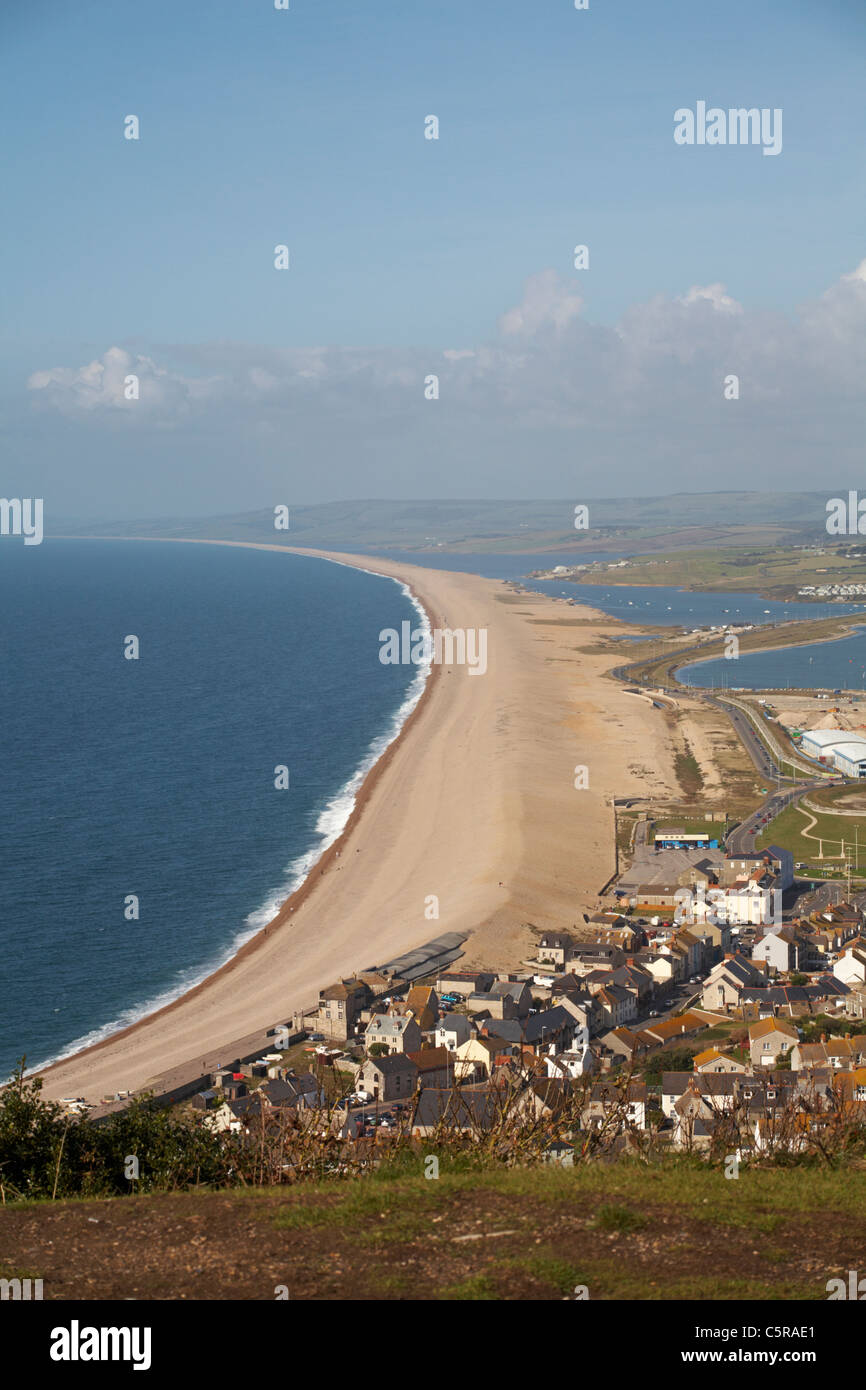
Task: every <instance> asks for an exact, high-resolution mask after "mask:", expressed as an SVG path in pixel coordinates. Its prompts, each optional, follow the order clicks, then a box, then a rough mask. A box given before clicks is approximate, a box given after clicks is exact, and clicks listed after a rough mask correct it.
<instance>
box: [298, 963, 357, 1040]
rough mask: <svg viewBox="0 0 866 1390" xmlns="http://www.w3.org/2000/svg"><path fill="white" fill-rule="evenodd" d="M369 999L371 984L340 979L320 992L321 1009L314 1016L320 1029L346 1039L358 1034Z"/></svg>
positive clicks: (326, 1034) (331, 1036) (315, 1022)
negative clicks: (359, 1024)
mask: <svg viewBox="0 0 866 1390" xmlns="http://www.w3.org/2000/svg"><path fill="white" fill-rule="evenodd" d="M369 1000H370V987H369V985H367V984H365V983H364V981H363V980H360V979H357V978H352V979H343V980H337V982H336V983H335V984H333V985H328V987H327V989H323V990H321V991H320V993H319V1004H318V1008H317V1010H316V1011H315V1013H314V1014H312V1015H311V1016H310V1017H312V1020H313V1022H314V1024H315V1028H316V1029H317V1030H318V1031H319V1032H321V1033H324V1034H325V1036H326V1037H328V1038H338V1039H341V1040H342V1041H344V1042H345V1041H346V1040H347V1039H348V1038H350V1037H352V1036H354V1033H355V1031H356V1029H357V1026H358V1022H359V1020H360V1017H361V1013H362V1010H363V1009H365V1008H366V1007H367V1004H368V1003H369Z"/></svg>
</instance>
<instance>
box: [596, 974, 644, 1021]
mask: <svg viewBox="0 0 866 1390" xmlns="http://www.w3.org/2000/svg"><path fill="white" fill-rule="evenodd" d="M595 997H596V999H597V1000H598V1002H599V1004H600V1005H601V1010H602V1019H603V1021H604V1023H605V1024H606V1025H607V1027H608V1028H620V1027H621V1026H622V1025H623V1024H626V1023H630V1022H631V1020H632V1019H633V1018H636V1017H637V1000H636V998H635V996H634V994H632V993H631V992H630V991H629V990H627V989H623V988H622V986H621V985H605V986H604V987H603V988H601V989H599V990H598V992H597V993H596V996H595Z"/></svg>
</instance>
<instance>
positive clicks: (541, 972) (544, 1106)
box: [190, 833, 866, 1164]
mask: <svg viewBox="0 0 866 1390" xmlns="http://www.w3.org/2000/svg"><path fill="white" fill-rule="evenodd" d="M677 838H679V840H680V844H681V846H682V844H685V846H686V847H676V846H675V845H674V843H673V841H674V840H676V839H677ZM706 838H707V837H701V836H698V835H694V836H691V837H687V836H685V835H684V834H683V835H682V836H680V837H677V836H675V835H674V834H671V833H667V834H666V835H665V836H664V838H663V840H662V844H663V845H664V847H662V848H653V849H652V851H651V854H652V856H653V858H654V861H655V864H654V867H655V873H654V874H653V875H652V876H651V881H649V882H647V881H645V880H646V879H647V878H649V877H650V876H649V874H648V871H647V868H646V866H645V863H641V864H640V865H639V866H638V867H637V868H636V869H634V868H633V869H632V870H630V871H629V874H626V875H624V876H623V877H622V878H621V879H620V881H619V885H618V887H617V889H616V892H617V895H618V897H619V900H620V901H621V902H624V903H625V906H624V907H623V908H622V909H621V910H616V909H607V910H603V911H600V912H597V913H594V914H584V920H583V921H581V922H579V923H576V924H573V925H571V926H570V928H569V929H568V930H565V931H562V932H543V933H540V934H539V935H538V939H537V943H536V950H535V956H534V958H533V959H531V960H527V961H526V962H525V966H526V968H525V970H522V971H520V972H510V973H502V972H499V973H497V972H494V971H492V970H483V969H467V968H464V967H462V965H461V961H460V959H459V955H458V956H457V958H456V959H455V960H454V963H453V964H452V965H451V966H447V967H444V968H440V969H438V970H436V971H435V972H433V973H431V974H424V975H422V976H421V977H420V978H418V979H417V980H416V981H415V982H413V983H410V982H409V981H407V980H406V979H404V978H401V977H400V975H399V974H398V973H396V971H395V970H394V969H384V970H378V971H376V970H371V971H362V972H360V973H359V974H358V975H357V976H355V977H352V978H343V979H339V980H335V981H333V982H332V983H329V984H328V985H326V986H324V987H323V988H322V990H321V992H320V995H319V999H318V1003H317V1006H316V1007H315V1009H313V1010H311V1011H310V1012H309V1013H307V1014H302V1015H296V1016H295V1017H294V1018H293V1019H292V1020H290V1021H288V1022H287V1023H286V1024H285V1025H284V1026H283V1027H282V1028H278V1029H275V1030H273V1038H274V1040H275V1046H274V1048H273V1050H271V1051H269V1052H266V1053H264V1054H263V1055H260V1056H258V1057H252V1058H247V1059H241V1058H236V1059H233V1060H231V1061H230V1062H229V1063H228V1064H227V1065H225V1066H224V1067H222V1068H220V1069H217V1071H216V1072H215V1073H214V1074H213V1075H211V1076H208V1077H207V1078H206V1080H207V1082H208V1084H207V1085H206V1086H202V1088H201V1089H200V1090H198V1091H196V1092H195V1094H194V1095H193V1096H192V1097H191V1101H190V1104H191V1107H192V1109H193V1110H195V1111H197V1112H200V1113H201V1114H202V1115H203V1116H204V1118H205V1122H206V1123H207V1124H208V1125H209V1126H211V1127H212V1128H213V1129H215V1130H216V1131H217V1132H226V1131H227V1132H230V1133H233V1134H238V1135H243V1134H246V1135H248V1136H253V1135H255V1134H257V1133H258V1132H259V1130H260V1128H261V1126H262V1124H263V1123H264V1122H265V1121H266V1120H279V1121H282V1122H284V1121H285V1119H286V1117H287V1116H289V1115H291V1117H292V1123H294V1124H298V1125H301V1126H304V1125H306V1126H313V1127H316V1128H318V1129H319V1130H322V1132H324V1131H323V1128H322V1127H325V1128H326V1129H327V1131H328V1133H329V1134H330V1135H332V1136H334V1137H335V1138H336V1139H339V1140H340V1141H342V1143H343V1144H347V1145H349V1146H350V1147H351V1146H353V1145H356V1144H357V1143H358V1142H361V1141H363V1143H364V1145H365V1146H366V1148H367V1149H368V1150H369V1149H370V1146H371V1145H372V1146H373V1151H377V1150H378V1151H380V1152H381V1151H382V1146H387V1145H388V1143H389V1142H393V1141H394V1139H395V1138H396V1137H403V1138H405V1137H406V1136H407V1135H410V1136H411V1137H412V1138H416V1139H429V1138H430V1137H431V1136H434V1135H435V1136H437V1137H438V1138H440V1139H441V1138H443V1136H445V1135H446V1134H447V1133H448V1132H449V1131H453V1132H463V1133H464V1134H468V1133H471V1134H479V1133H480V1134H483V1133H485V1132H489V1131H490V1130H491V1129H492V1128H493V1127H494V1126H496V1125H500V1124H501V1123H502V1116H503V1109H504V1107H505V1108H506V1109H507V1110H508V1112H509V1115H510V1117H511V1119H512V1122H513V1123H515V1124H520V1123H524V1122H525V1123H532V1124H534V1123H535V1122H537V1121H538V1120H539V1119H548V1120H549V1121H550V1126H551V1133H555V1135H556V1137H555V1138H553V1139H551V1140H550V1143H549V1145H547V1147H546V1149H545V1155H544V1156H545V1157H546V1158H547V1159H549V1160H550V1161H555V1162H559V1163H566V1164H568V1163H571V1162H573V1161H574V1157H575V1153H576V1152H580V1151H581V1150H582V1149H583V1148H585V1147H586V1146H587V1144H589V1145H590V1146H593V1145H596V1146H597V1145H598V1144H599V1142H600V1138H599V1136H603V1140H604V1146H605V1148H607V1149H613V1150H620V1149H623V1150H624V1151H626V1152H628V1151H630V1150H632V1149H635V1148H636V1149H637V1150H638V1151H639V1150H640V1148H641V1145H645V1144H646V1143H647V1142H649V1140H650V1139H652V1141H653V1142H654V1143H657V1144H660V1145H661V1146H662V1147H663V1148H667V1149H670V1150H672V1151H677V1150H680V1151H682V1150H685V1151H689V1152H701V1151H710V1150H713V1148H714V1145H715V1148H716V1149H717V1148H718V1143H719V1142H722V1143H723V1146H727V1147H726V1151H727V1150H728V1149H731V1146H732V1145H733V1148H734V1149H735V1150H736V1152H737V1154H738V1155H739V1156H740V1159H741V1160H748V1158H750V1157H754V1158H759V1157H760V1156H761V1155H763V1154H766V1153H768V1152H779V1151H784V1152H789V1153H802V1152H804V1151H806V1150H808V1149H809V1147H810V1146H811V1145H813V1144H814V1143H821V1142H826V1139H827V1136H828V1134H829V1133H830V1132H831V1131H832V1130H834V1129H838V1127H839V1126H840V1125H841V1124H843V1123H852V1122H862V1119H863V1116H864V1114H866V1022H864V1020H866V916H864V912H863V910H862V907H861V906H860V905H858V904H855V903H852V902H844V901H843V902H839V903H835V904H833V905H829V904H822V905H818V906H815V907H814V908H812V909H811V910H804V911H800V912H797V911H789V910H788V909H783V912H782V913H781V914H779V915H778V918H777V919H776V920H774V909H775V907H776V904H777V902H778V900H779V899H781V900H782V901H783V902H786V901H787V900H789V899H790V897H791V895H792V891H793V892H794V893H795V894H796V888H795V881H794V875H793V865H792V862H791V856H790V854H788V853H787V852H786V851H784V850H768V851H762V852H756V853H752V854H745V853H733V854H732V853H730V852H726V851H724V850H723V849H719V848H716V849H713V848H712V847H711V846H710V845H709V844H705V843H698V844H695V843H694V842H695V841H701V840H704V839H706ZM635 875H637V877H639V878H640V879H642V880H644V881H642V882H637V881H635ZM714 889H717V890H718V892H719V894H720V897H719V898H718V899H716V900H713V899H712V898H711V897H710V896H709V895H710V894H711V893H712V892H713V890H714ZM714 908H715V910H714ZM662 914H670V916H669V917H668V918H667V919H666V920H662ZM443 947H444V948H445V950H446V953H447V954H453V953H454V950H455V943H454V942H453V941H444V942H439V943H431V949H434V950H437V949H438V950H440V951H441V950H442V948H443ZM422 969H423V964H422ZM563 1115H567V1117H568V1121H569V1126H568V1129H567V1131H565V1132H562V1131H561V1129H560V1128H559V1127H558V1126H557V1123H556V1122H557V1120H561V1118H562V1117H563Z"/></svg>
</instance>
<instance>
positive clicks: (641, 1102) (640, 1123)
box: [581, 1081, 647, 1129]
mask: <svg viewBox="0 0 866 1390" xmlns="http://www.w3.org/2000/svg"><path fill="white" fill-rule="evenodd" d="M616 1114H619V1116H620V1120H621V1125H622V1126H624V1125H632V1126H634V1128H636V1129H646V1127H647V1088H646V1085H645V1084H644V1082H643V1081H629V1082H628V1083H627V1084H626V1085H625V1086H619V1085H617V1084H616V1082H613V1081H597V1082H595V1083H594V1084H593V1086H592V1088H591V1090H590V1093H589V1103H588V1104H587V1105H586V1107H585V1108H584V1111H583V1114H582V1115H581V1125H582V1127H583V1128H584V1129H598V1128H601V1126H602V1125H603V1124H604V1123H605V1122H606V1121H607V1120H608V1119H609V1118H610V1117H611V1116H612V1115H616Z"/></svg>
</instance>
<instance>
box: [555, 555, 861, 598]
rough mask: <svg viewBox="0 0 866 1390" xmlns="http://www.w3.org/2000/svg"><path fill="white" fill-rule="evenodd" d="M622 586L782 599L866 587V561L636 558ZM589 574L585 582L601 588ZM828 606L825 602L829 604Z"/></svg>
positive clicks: (757, 557)
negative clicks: (805, 590) (752, 592)
mask: <svg viewBox="0 0 866 1390" xmlns="http://www.w3.org/2000/svg"><path fill="white" fill-rule="evenodd" d="M616 579H617V580H618V581H619V582H621V583H628V584H665V585H676V586H677V587H678V588H679V587H682V588H687V589H713V590H719V591H722V592H724V591H725V590H732V591H740V590H744V589H756V590H757V591H758V592H759V593H762V594H766V595H774V596H780V595H781V594H788V593H789V591H792V590H793V591H796V590H797V589H799V588H801V587H803V586H804V585H810V584H811V585H814V586H816V587H818V586H820V585H822V584H849V583H866V560H861V559H850V560H849V559H846V557H845V556H844V554H843V553H842V548H839V549H838V550H833V549H828V550H827V552H826V553H825V554H823V555H819V554H816V553H814V552H811V551H804V550H796V549H794V548H793V547H780V548H771V549H766V550H765V549H756V548H755V547H753V546H750V547H741V546H728V547H720V548H719V549H718V550H681V551H675V552H672V553H670V554H668V555H637V556H635V558H634V559H633V560H632V561H631V563H630V564H629V566H628V568H627V569H625V570H623V571H622V574H621V575H619V574H618V575H616ZM597 581H598V572H597V571H593V570H590V571H589V572H588V573H587V574H585V575H584V576H583V582H584V583H596V582H597ZM825 601H826V600H825Z"/></svg>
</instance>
